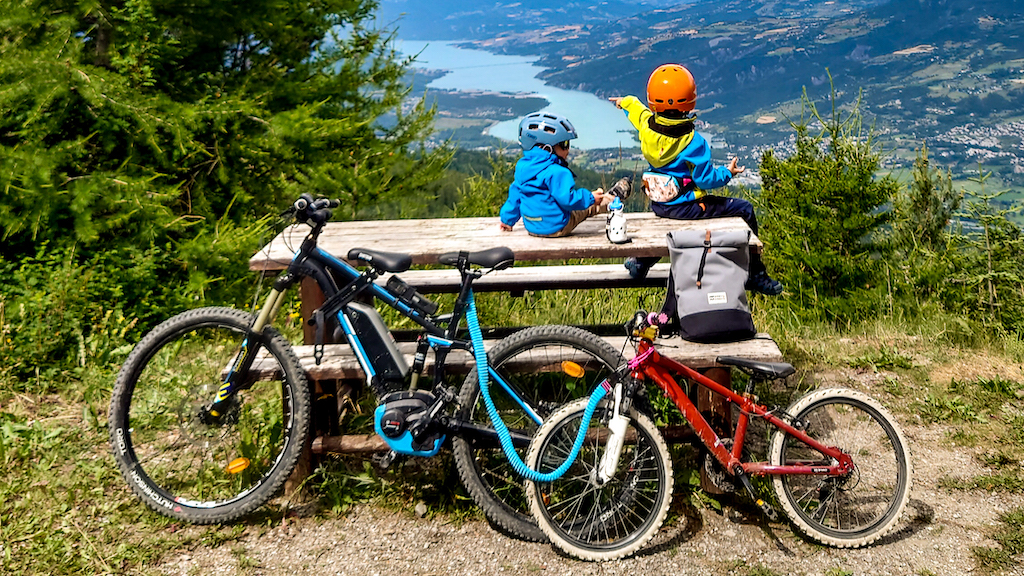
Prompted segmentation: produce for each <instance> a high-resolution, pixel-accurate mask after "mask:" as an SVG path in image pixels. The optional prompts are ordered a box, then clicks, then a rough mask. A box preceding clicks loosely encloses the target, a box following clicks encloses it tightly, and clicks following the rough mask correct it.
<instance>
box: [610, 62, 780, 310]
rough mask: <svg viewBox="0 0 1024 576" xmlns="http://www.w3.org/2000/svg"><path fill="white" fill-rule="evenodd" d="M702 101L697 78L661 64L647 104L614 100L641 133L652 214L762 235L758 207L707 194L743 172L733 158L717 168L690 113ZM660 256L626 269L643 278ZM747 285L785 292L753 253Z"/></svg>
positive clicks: (681, 68)
mask: <svg viewBox="0 0 1024 576" xmlns="http://www.w3.org/2000/svg"><path fill="white" fill-rule="evenodd" d="M696 99H697V87H696V84H695V82H694V80H693V75H692V74H690V71H689V70H687V69H686V68H685V67H684V66H681V65H678V64H666V65H664V66H659V67H658V68H657V69H656V70H655V71H654V73H652V74H651V77H650V79H649V80H648V81H647V104H648V105H647V106H644V104H643V103H642V102H640V100H639V99H638V98H637V97H635V96H626V97H614V98H609V100H611V101H612V102H613V103H615V105H616V106H618V107H619V108H621V109H622V110H623V111H625V113H626V116H627V117H628V118H629V121H630V123H631V124H632V125H633V127H634V128H636V129H637V131H638V132H639V137H640V148H641V151H642V152H643V154H644V158H645V159H646V160H647V161H648V163H650V168H649V171H648V173H646V174H645V175H644V185H645V189H646V190H647V193H648V196H650V198H651V210H652V211H653V212H654V213H655V214H657V215H658V216H661V217H662V218H674V219H677V220H697V219H703V218H718V217H724V216H739V217H740V218H742V219H743V220H744V222H746V223H747V225H748V226H750V229H751V230H752V231H753V232H754V234H757V217H756V216H755V215H754V207H753V206H752V205H751V204H750V202H748V201H746V200H744V199H742V198H730V197H726V196H715V195H711V194H708V192H707V191H708V190H713V189H715V188H721V187H722V186H725V185H726V184H728V183H729V181H730V180H732V177H733V176H735V175H737V174H742V173H743V171H744V168H743V167H742V166H738V165H737V160H736V158H733V159H732V160H731V161H730V162H729V165H728V166H715V165H714V163H713V162H712V160H711V147H710V146H709V145H708V143H707V141H706V140H705V139H704V137H703V136H701V135H700V133H699V132H697V131H696V130H695V129H694V116H693V115H692V114H691V112H692V111H693V108H694V102H695V101H696ZM657 261H658V259H657V258H640V259H635V258H630V259H629V260H627V261H626V268H628V269H629V271H630V275H632V276H633V277H635V278H643V277H644V276H646V275H647V271H648V270H649V269H650V267H651V266H653V265H654V263H655V262H657ZM746 287H747V289H748V290H753V291H756V292H760V293H762V294H766V295H769V296H777V295H779V294H781V293H782V290H783V287H782V284H781V283H780V282H778V281H777V280H774V279H772V278H771V277H770V276H768V272H767V270H765V267H764V264H763V263H762V262H761V257H760V254H751V255H750V269H749V277H748V280H747V284H746Z"/></svg>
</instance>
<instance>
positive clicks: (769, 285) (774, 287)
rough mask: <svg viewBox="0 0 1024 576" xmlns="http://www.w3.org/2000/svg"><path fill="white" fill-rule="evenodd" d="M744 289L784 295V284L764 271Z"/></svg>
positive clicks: (749, 279) (750, 279)
mask: <svg viewBox="0 0 1024 576" xmlns="http://www.w3.org/2000/svg"><path fill="white" fill-rule="evenodd" d="M627 267H628V266H627ZM743 287H744V288H746V289H747V290H750V291H751V292H758V293H760V294H764V295H765V296H778V295H779V294H782V290H783V287H782V282H779V281H778V280H775V279H773V278H772V277H770V276H768V273H767V272H764V271H762V272H758V273H757V274H754V275H753V276H751V277H749V278H747V283H746V284H744V285H743Z"/></svg>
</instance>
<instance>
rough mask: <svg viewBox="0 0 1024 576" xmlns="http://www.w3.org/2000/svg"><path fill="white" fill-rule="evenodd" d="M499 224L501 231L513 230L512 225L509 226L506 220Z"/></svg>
mask: <svg viewBox="0 0 1024 576" xmlns="http://www.w3.org/2000/svg"><path fill="white" fill-rule="evenodd" d="M498 225H499V226H501V231H502V232H511V231H512V227H511V226H509V225H508V224H505V223H504V222H500V223H499V224H498Z"/></svg>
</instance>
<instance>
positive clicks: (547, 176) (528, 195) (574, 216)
mask: <svg viewBox="0 0 1024 576" xmlns="http://www.w3.org/2000/svg"><path fill="white" fill-rule="evenodd" d="M574 138H576V129H575V128H573V126H572V124H571V123H569V120H568V119H567V118H565V117H564V116H559V115H558V114H548V113H545V112H534V113H533V114H530V115H528V116H527V117H526V118H523V121H522V122H520V123H519V143H520V144H521V145H522V147H523V157H522V158H520V159H519V161H518V162H516V169H515V180H514V181H513V182H512V185H511V186H509V188H508V200H506V201H505V204H504V205H502V207H501V229H502V230H504V231H506V232H509V231H511V230H512V227H513V226H514V225H515V223H516V222H518V221H519V218H520V217H522V219H523V226H525V227H526V231H527V232H529V233H530V235H532V236H544V237H548V238H557V237H559V236H566V235H568V234H569V233H570V232H572V231H573V229H574V228H576V226H577V225H579V223H580V222H583V221H584V220H586V219H587V218H589V217H591V216H594V215H595V214H600V213H602V212H607V211H608V204H609V203H610V202H611V198H610V197H606V195H605V194H604V191H602V190H601V189H600V188H598V189H597V190H594V191H593V192H591V191H590V190H587V189H586V188H577V187H576V176H575V175H574V174H573V173H572V171H571V170H569V167H568V163H567V162H566V160H565V159H566V157H567V156H568V155H569V141H570V140H572V139H574Z"/></svg>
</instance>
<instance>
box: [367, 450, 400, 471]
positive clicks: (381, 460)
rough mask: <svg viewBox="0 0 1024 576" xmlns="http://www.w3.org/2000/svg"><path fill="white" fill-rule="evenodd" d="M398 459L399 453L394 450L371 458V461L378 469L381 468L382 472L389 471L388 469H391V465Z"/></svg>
mask: <svg viewBox="0 0 1024 576" xmlns="http://www.w3.org/2000/svg"><path fill="white" fill-rule="evenodd" d="M397 457H398V453H397V452H395V451H394V450H388V451H387V452H386V453H384V454H381V455H379V456H378V455H374V456H372V457H371V458H370V460H372V461H373V463H374V465H375V466H377V468H379V469H381V470H387V469H388V468H390V467H391V464H393V463H394V461H395V459H396V458H397Z"/></svg>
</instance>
